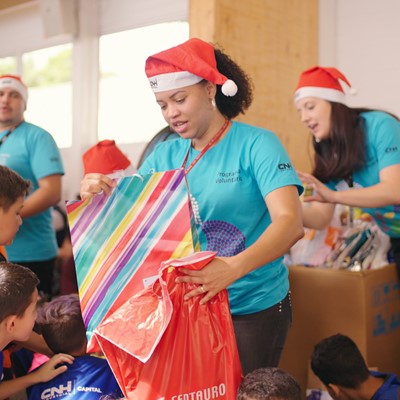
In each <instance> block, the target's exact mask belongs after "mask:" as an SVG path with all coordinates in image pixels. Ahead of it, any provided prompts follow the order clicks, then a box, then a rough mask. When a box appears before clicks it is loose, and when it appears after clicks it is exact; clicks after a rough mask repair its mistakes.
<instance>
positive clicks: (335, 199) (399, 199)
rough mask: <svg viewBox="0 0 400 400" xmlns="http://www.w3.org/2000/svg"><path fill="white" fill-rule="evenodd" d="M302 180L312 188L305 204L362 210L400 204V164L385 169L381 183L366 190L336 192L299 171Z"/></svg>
mask: <svg viewBox="0 0 400 400" xmlns="http://www.w3.org/2000/svg"><path fill="white" fill-rule="evenodd" d="M298 175H299V177H300V179H301V180H302V181H303V182H304V183H305V184H306V185H309V186H312V187H313V189H314V193H313V195H312V196H307V197H304V202H315V201H317V202H320V203H325V204H343V205H345V206H352V207H360V208H375V207H385V206H388V205H393V204H400V164H396V165H392V166H390V167H386V168H383V169H382V170H381V171H380V173H379V182H378V183H377V184H376V185H373V186H369V187H366V188H351V189H349V190H343V191H334V190H331V189H329V188H328V187H327V186H326V185H325V184H323V183H322V182H321V181H319V180H318V179H317V178H315V177H314V176H313V175H311V174H307V173H305V172H300V171H298Z"/></svg>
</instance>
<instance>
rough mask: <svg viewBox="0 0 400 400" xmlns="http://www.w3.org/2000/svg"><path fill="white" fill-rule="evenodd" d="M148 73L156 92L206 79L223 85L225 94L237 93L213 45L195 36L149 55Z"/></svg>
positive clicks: (222, 88) (146, 68)
mask: <svg viewBox="0 0 400 400" xmlns="http://www.w3.org/2000/svg"><path fill="white" fill-rule="evenodd" d="M145 71H146V75H147V77H148V78H149V82H150V86H151V88H152V89H153V91H154V93H157V92H163V91H165V90H173V89H179V88H182V87H185V86H190V85H194V84H196V83H198V82H200V81H201V80H203V79H205V80H207V81H209V82H212V83H214V84H216V85H221V90H222V93H223V94H224V95H225V96H234V95H235V94H236V93H237V90H238V88H237V86H236V84H235V82H233V81H232V80H230V79H228V78H227V77H226V76H225V75H223V74H221V73H220V72H219V71H218V69H217V62H216V59H215V53H214V47H213V46H212V45H211V44H209V43H206V42H204V41H203V40H200V39H197V38H193V39H189V40H188V41H186V42H184V43H182V44H180V45H179V46H175V47H172V48H170V49H167V50H164V51H161V52H160V53H157V54H154V55H152V56H150V57H149V58H147V60H146V67H145Z"/></svg>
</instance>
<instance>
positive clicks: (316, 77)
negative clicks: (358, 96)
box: [294, 66, 356, 104]
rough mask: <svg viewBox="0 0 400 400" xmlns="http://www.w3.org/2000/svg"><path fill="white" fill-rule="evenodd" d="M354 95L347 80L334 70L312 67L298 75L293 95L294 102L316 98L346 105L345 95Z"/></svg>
mask: <svg viewBox="0 0 400 400" xmlns="http://www.w3.org/2000/svg"><path fill="white" fill-rule="evenodd" d="M344 89H346V92H347V93H350V94H355V93H356V91H355V90H354V89H352V88H351V85H350V82H349V81H348V80H347V78H346V77H345V76H344V75H343V74H342V73H341V72H340V71H339V70H337V69H336V68H332V67H319V66H316V67H312V68H310V69H307V70H306V71H304V72H303V73H302V74H301V75H300V79H299V83H298V84H297V87H296V91H295V93H294V101H298V100H300V99H302V98H304V97H318V98H320V99H324V100H328V101H333V102H336V103H343V104H346V93H345V90H344Z"/></svg>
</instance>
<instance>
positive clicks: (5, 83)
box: [0, 75, 28, 105]
mask: <svg viewBox="0 0 400 400" xmlns="http://www.w3.org/2000/svg"><path fill="white" fill-rule="evenodd" d="M4 88H10V89H13V90H15V91H16V92H18V93H19V94H20V95H21V97H22V98H23V100H24V102H25V105H26V102H27V101H28V88H27V87H26V85H25V83H24V82H23V81H22V79H21V77H20V76H17V75H2V76H0V90H1V89H4Z"/></svg>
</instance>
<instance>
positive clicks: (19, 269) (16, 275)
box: [0, 262, 39, 322]
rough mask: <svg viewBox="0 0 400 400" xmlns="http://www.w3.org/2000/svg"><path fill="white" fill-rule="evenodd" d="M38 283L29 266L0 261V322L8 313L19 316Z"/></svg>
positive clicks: (28, 303)
mask: <svg viewBox="0 0 400 400" xmlns="http://www.w3.org/2000/svg"><path fill="white" fill-rule="evenodd" d="M38 284H39V279H38V278H37V276H36V275H35V273H34V272H32V271H31V270H30V269H29V268H26V267H23V266H21V265H18V264H12V263H8V262H2V263H0V322H1V321H4V319H5V318H7V317H8V316H10V315H16V316H17V317H18V318H21V317H22V316H23V315H24V313H25V311H26V309H27V308H28V307H29V305H30V304H31V302H32V296H33V293H34V291H35V289H36V286H37V285H38Z"/></svg>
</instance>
